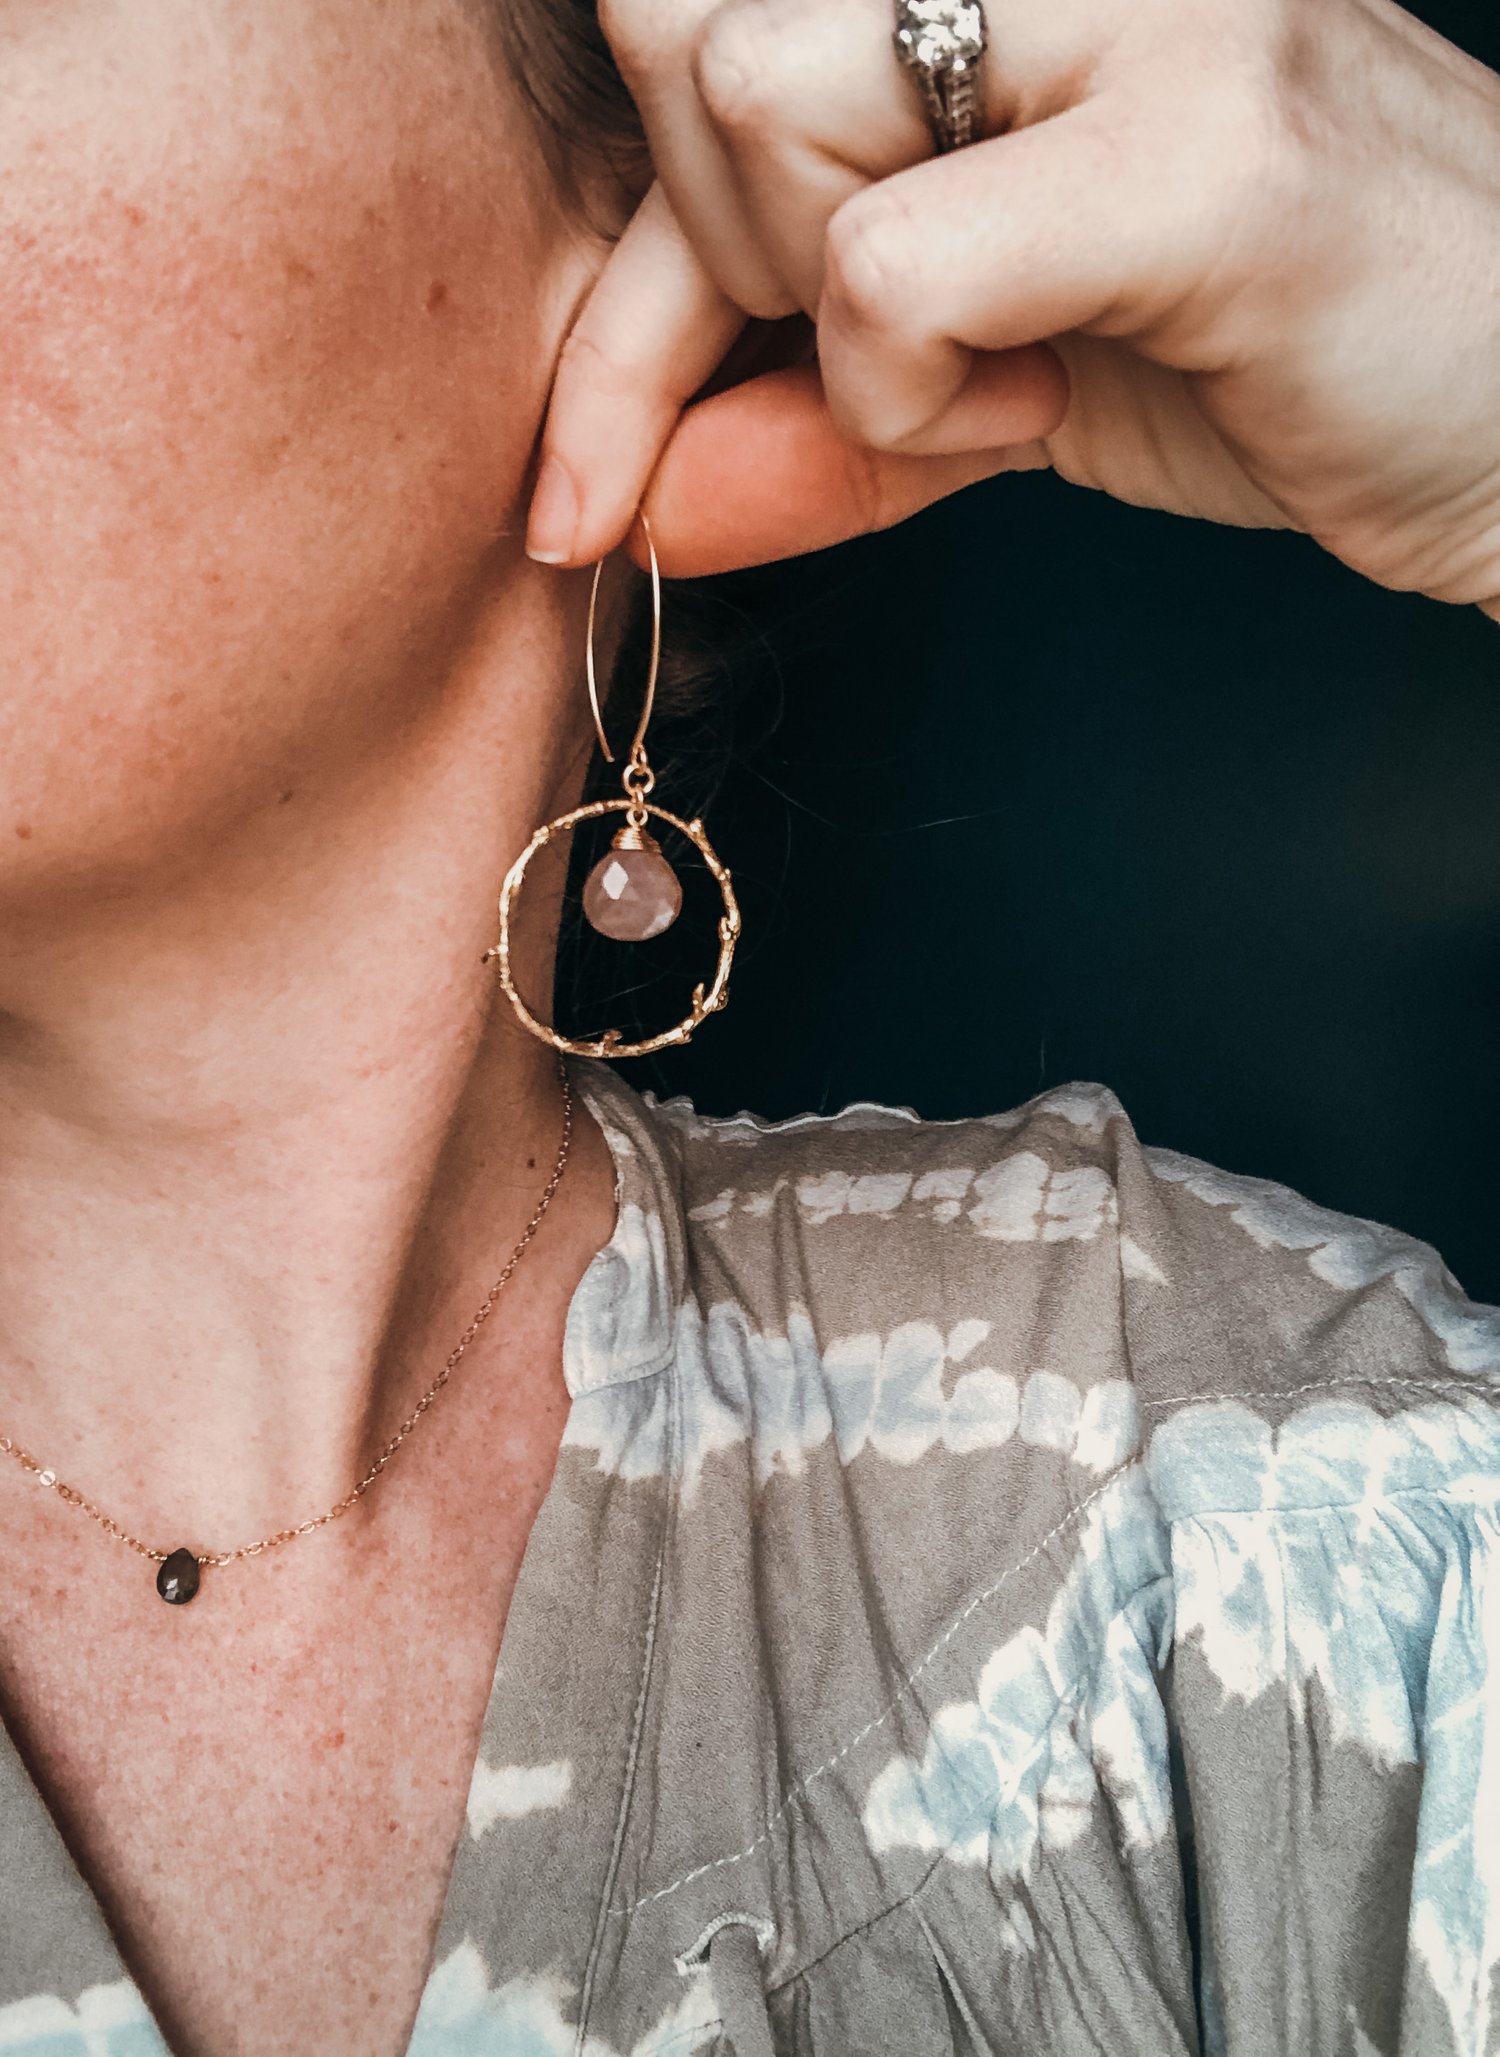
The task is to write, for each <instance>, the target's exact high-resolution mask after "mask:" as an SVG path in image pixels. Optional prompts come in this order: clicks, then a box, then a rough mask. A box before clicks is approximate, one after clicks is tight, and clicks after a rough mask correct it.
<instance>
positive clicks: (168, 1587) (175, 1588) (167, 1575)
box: [156, 1550, 198, 1607]
mask: <svg viewBox="0 0 1500 2057" xmlns="http://www.w3.org/2000/svg"><path fill="white" fill-rule="evenodd" d="M156 1590H157V1591H158V1592H159V1593H160V1594H161V1596H162V1598H163V1599H164V1600H165V1601H166V1602H167V1604H168V1605H169V1606H172V1607H186V1605H187V1603H188V1601H189V1600H191V1599H192V1597H193V1595H194V1593H196V1592H197V1590H198V1560H197V1558H196V1557H195V1556H194V1555H193V1553H192V1551H191V1550H174V1551H173V1552H172V1554H171V1556H170V1557H169V1558H168V1559H167V1560H166V1562H165V1563H164V1564H163V1565H162V1568H161V1570H160V1571H159V1572H158V1573H157V1574H156Z"/></svg>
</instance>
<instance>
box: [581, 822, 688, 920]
mask: <svg viewBox="0 0 1500 2057" xmlns="http://www.w3.org/2000/svg"><path fill="white" fill-rule="evenodd" d="M583 911H584V913H585V914H586V915H587V916H588V919H589V923H590V925H591V926H592V927H593V928H596V929H597V930H598V931H599V933H600V935H601V936H611V937H613V939H614V940H615V942H617V943H645V942H649V940H650V939H651V937H652V936H659V935H660V934H661V933H662V931H663V930H664V929H669V928H670V927H671V926H672V924H673V922H674V921H675V920H676V919H677V917H678V915H679V914H680V913H681V912H682V884H681V881H680V880H679V879H678V876H677V874H676V872H675V871H673V869H672V867H671V865H670V864H668V862H667V860H666V858H665V857H663V856H662V854H661V852H660V850H658V849H657V848H656V846H655V845H654V844H652V843H649V842H648V841H647V840H646V839H644V838H643V839H642V844H641V847H640V848H639V849H631V848H629V847H628V846H627V847H626V848H623V849H622V848H620V847H619V846H618V845H617V846H616V847H614V848H613V849H609V850H606V851H605V853H604V855H603V856H602V857H601V858H600V859H599V862H598V863H597V864H596V865H595V866H594V868H593V870H592V871H591V872H590V873H589V876H588V883H587V884H586V885H585V886H584V889H583Z"/></svg>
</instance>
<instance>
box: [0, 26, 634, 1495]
mask: <svg viewBox="0 0 1500 2057" xmlns="http://www.w3.org/2000/svg"><path fill="white" fill-rule="evenodd" d="M491 58H492V53H491V51H490V49H489V45H488V43H487V41H486V38H485V36H484V33H483V31H482V28H481V27H480V26H479V24H478V22H477V19H476V18H475V17H473V16H472V15H471V13H470V11H469V10H468V9H466V8H465V7H464V6H463V5H462V4H460V0H413V4H411V5H408V6H403V7H402V8H399V9H374V10H372V9H370V8H369V7H368V6H367V5H366V4H365V0H272V4H270V5H268V6H263V7H257V8H255V9H252V10H250V11H248V12H247V11H246V10H244V9H243V8H240V7H239V6H238V5H236V4H234V0H209V4H207V5H205V4H204V0H132V4H131V6H130V7H128V8H125V7H120V8H117V9H116V8H112V7H98V8H94V7H90V8H87V9H82V8H80V9H56V10H52V9H48V10H36V11H35V22H34V25H33V21H32V19H31V18H30V17H28V18H27V20H26V21H25V22H24V23H23V24H22V25H21V26H20V27H18V28H17V30H16V31H15V32H14V33H13V34H12V33H8V35H7V39H6V41H5V44H4V46H3V50H0V90H3V93H4V98H5V101H6V105H7V109H8V113H7V121H6V124H5V126H4V130H3V132H0V287H3V290H4V294H5V300H6V306H7V310H8V312H7V321H6V324H5V328H4V333H3V335H0V614H3V617H4V619H5V620H6V623H7V652H6V662H5V669H4V676H3V678H0V729H3V732H4V734H5V738H6V744H5V750H4V753H3V756H0V1285H3V1291H0V1306H3V1312H0V1412H3V1414H4V1416H5V1420H4V1423H3V1426H5V1427H6V1428H8V1429H10V1430H11V1431H12V1432H15V1433H20V1434H26V1433H30V1434H31V1435H32V1437H33V1438H34V1441H35V1442H36V1443H40V1442H42V1441H43V1439H44V1438H45V1436H46V1434H47V1432H48V1430H49V1429H51V1430H54V1431H56V1432H57V1433H58V1434H59V1435H60V1436H61V1438H62V1447H63V1448H64V1449H65V1450H71V1451H72V1453H73V1461H74V1463H75V1468H77V1469H78V1470H80V1471H81V1473H82V1482H83V1483H84V1484H85V1485H86V1486H87V1485H89V1484H93V1485H95V1486H96V1487H97V1488H98V1490H99V1491H100V1492H101V1493H102V1492H103V1491H104V1490H105V1488H106V1487H107V1485H108V1482H109V1481H110V1479H111V1478H113V1477H117V1476H122V1475H125V1474H124V1473H122V1472H121V1470H120V1465H121V1461H122V1458H123V1461H124V1462H125V1463H126V1464H127V1465H128V1466H129V1467H130V1475H133V1476H135V1477H136V1478H137V1479H139V1480H140V1481H142V1482H143V1483H142V1494H143V1497H144V1498H145V1499H146V1500H148V1501H149V1500H150V1498H151V1495H152V1492H153V1490H154V1489H155V1487H156V1485H157V1484H159V1483H160V1484H161V1485H162V1486H163V1489H165V1480H166V1478H167V1477H168V1475H169V1474H170V1475H172V1476H174V1477H175V1479H176V1481H177V1496H178V1497H177V1502H176V1505H175V1507H174V1514H175V1516H176V1517H177V1518H180V1519H182V1520H184V1521H186V1522H187V1523H189V1524H190V1525H191V1524H194V1523H196V1525H197V1527H198V1528H199V1530H200V1531H208V1530H210V1529H212V1530H216V1531H217V1532H219V1533H223V1532H224V1530H225V1529H226V1528H227V1529H228V1531H229V1532H230V1533H235V1532H237V1531H239V1530H241V1529H244V1528H246V1527H247V1526H248V1527H249V1528H251V1529H253V1528H254V1526H255V1524H256V1523H257V1522H258V1521H261V1518H262V1516H265V1517H266V1519H267V1520H268V1521H269V1523H270V1525H272V1526H276V1525H279V1519H280V1515H281V1514H283V1513H286V1512H289V1511H296V1513H297V1518H301V1517H302V1515H303V1514H305V1513H306V1512H308V1511H309V1502H313V1503H315V1502H316V1501H317V1500H318V1499H319V1498H320V1497H328V1498H332V1497H337V1495H338V1492H340V1491H342V1490H343V1488H344V1486H345V1485H346V1484H347V1480H348V1476H349V1462H350V1458H351V1455H352V1454H353V1453H354V1451H355V1450H356V1449H357V1448H359V1447H364V1446H365V1443H366V1441H367V1431H368V1427H369V1424H370V1421H371V1420H372V1419H373V1420H382V1419H384V1414H385V1410H384V1407H383V1403H384V1401H385V1400H386V1398H387V1397H388V1395H387V1394H386V1392H385V1384H386V1382H387V1381H391V1382H393V1390H396V1389H399V1390H400V1391H403V1392H404V1390H405V1380H406V1375H407V1372H408V1371H409V1368H410V1367H409V1364H408V1363H407V1362H406V1359H405V1357H404V1356H403V1346H404V1345H407V1344H411V1345H412V1346H413V1347H415V1345H416V1343H417V1341H419V1340H420V1341H427V1340H430V1339H429V1338H427V1336H426V1331H425V1328H424V1327H423V1326H422V1324H423V1322H424V1321H425V1320H426V1319H427V1318H428V1316H430V1317H431V1320H432V1322H433V1323H434V1324H437V1325H440V1323H441V1320H442V1319H443V1318H444V1317H445V1316H446V1314H447V1313H448V1311H449V1308H448V1299H447V1296H446V1290H443V1291H439V1290H438V1289H437V1288H436V1287H435V1286H434V1285H433V1284H432V1281H433V1279H435V1278H437V1277H438V1275H439V1274H441V1276H442V1279H443V1281H444V1284H445V1288H446V1285H447V1284H448V1283H451V1285H452V1291H453V1296H454V1306H455V1307H457V1306H458V1305H460V1304H461V1296H462V1295H465V1294H466V1295H468V1296H469V1297H471V1298H472V1297H477V1295H475V1294H474V1293H473V1292H472V1288H473V1287H474V1285H475V1284H476V1282H481V1290H482V1275H483V1274H484V1271H485V1266H486V1265H487V1263H488V1260H489V1258H490V1257H491V1256H492V1255H493V1254H494V1253H495V1251H496V1250H497V1249H500V1248H501V1247H502V1245H503V1243H504V1239H505V1235H506V1231H507V1229H508V1228H509V1227H510V1226H511V1225H512V1224H511V1221H510V1216H511V1214H515V1215H516V1217H517V1219H516V1222H515V1224H514V1226H516V1227H519V1225H520V1223H521V1222H523V1221H524V1220H525V1218H526V1214H527V1213H529V1211H530V1205H531V1204H532V1201H533V1200H534V1194H533V1193H532V1192H531V1191H530V1185H531V1183H533V1182H532V1181H530V1179H529V1172H528V1170H527V1165H528V1160H529V1159H530V1158H532V1157H534V1156H537V1155H538V1153H548V1152H550V1147H551V1142H550V1140H549V1138H550V1136H551V1130H552V1128H553V1127H554V1126H555V1117H556V1109H555V1104H554V1099H555V1092H554V1087H553V1084H552V1077H551V1069H550V1060H549V1059H548V1057H547V1053H546V1052H545V1051H543V1050H542V1049H541V1048H540V1046H538V1045H535V1044H532V1043H529V1042H527V1041H526V1040H525V1039H524V1038H523V1037H521V1036H520V1035H519V1034H511V1033H509V1032H508V1029H507V1027H506V1025H505V1024H503V1023H498V1022H497V1024H496V1027H495V1029H494V1031H493V1032H490V1033H487V1032H486V1023H487V1021H488V1019H489V1017H490V1007H491V1000H492V991H491V985H490V975H489V974H488V972H487V971H486V970H485V968H484V967H483V966H482V965H481V962H480V959H481V955H482V952H483V950H484V949H485V947H486V946H487V945H488V943H489V942H490V941H491V940H492V939H493V917H494V899H495V890H496V887H497V884H498V880H499V877H500V875H501V874H502V872H503V870H504V868H505V865H506V863H508V861H509V859H510V857H511V856H512V855H513V854H514V852H515V850H516V849H517V848H518V847H519V845H520V844H521V843H522V842H524V841H525V839H526V837H527V835H529V833H530V831H531V829H532V827H533V826H534V825H535V823H536V821H537V820H538V819H539V818H540V817H541V816H542V815H543V814H545V813H547V812H549V811H553V810H554V809H555V807H556V806H557V805H558V804H559V803H562V802H566V801H567V800H568V799H569V798H570V796H571V794H572V792H573V791H574V790H575V789H576V784H577V781H578V780H579V778H580V777H581V772H582V764H583V751H584V747H585V736H586V725H587V718H586V712H585V710H584V708H583V705H582V696H581V694H579V693H575V692H574V691H573V690H572V686H573V681H574V677H575V673H576V667H577V657H578V652H579V649H580V646H581V635H582V622H583V614H584V610H585V607H586V603H587V579H586V578H582V577H580V576H578V575H576V574H575V575H571V576H569V575H562V574H558V573H556V572H553V571H545V570H542V569H540V568H539V567H536V566H533V565H531V564H529V563H528V562H527V560H526V559H525V557H524V554H523V551H522V544H521V510H522V508H523V506H524V500H525V489H526V486H527V484H528V481H529V473H530V469H531V466H532V461H533V445H534V441H535V435H536V429H537V426H538V423H539V420H540V417H541V414H542V411H543V408H544V405H545V400H546V391H547V386H548V382H549V378H550V371H551V366H552V363H553V361H554V359H555V356H556V351H557V348H558V346H559V342H560V338H561V336H562V334H563V332H564V330H565V327H566V323H567V319H568V315H569V312H570V310H571V308H572V306H573V305H574V304H575V303H576V301H577V299H578V297H579V295H580V294H581V292H582V291H583V290H584V289H585V286H586V284H587V280H588V277H589V275H590V272H591V268H592V267H593V266H595V265H596V264H597V261H598V256H599V253H598V252H597V251H596V250H595V249H594V248H593V247H592V246H591V245H590V243H589V242H588V241H587V240H586V239H585V238H582V237H580V236H578V235H576V234H574V233H572V232H570V231H569V229H568V227H567V224H566V223H565V222H564V221H563V220H562V218H561V216H560V215H559V213H558V210H557V208H556V205H555V203H554V202H553V200H552V198H551V196H550V193H549V192H548V190H547V189H546V187H545V185H544V183H543V182H542V180H541V178H540V174H539V159H538V157H537V155H536V153H535V150H534V145H533V143H532V140H531V138H530V136H529V133H528V132H527V130H526V128H525V124H524V121H523V119H522V117H521V115H520V113H519V110H518V106H517V104H516V103H515V101H514V99H513V97H512V96H511V95H510V93H509V92H508V91H507V90H506V89H505V88H504V87H503V86H502V85H501V83H500V82H499V81H498V80H497V77H496V75H495V72H494V70H493V66H492V62H491ZM538 885H539V888H540V890H539V892H538V894H537V896H536V898H535V900H534V901H533V903H532V904H533V912H534V919H533V925H532V927H531V929H530V931H529V933H528V935H527V937H526V938H525V940H524V942H523V945H522V948H523V956H524V963H525V967H526V976H527V977H528V978H529V979H530V980H531V981H532V982H533V989H534V990H536V989H540V988H542V987H544V986H545V981H546V975H547V969H548V964H549V953H550V948H551V926H552V922H553V920H554V919H555V913H556V899H557V893H558V890H559V881H558V880H557V879H556V878H555V877H554V878H553V879H552V881H551V887H550V891H551V900H550V903H549V898H548V891H549V888H548V882H547V880H546V879H545V878H540V879H539V880H538ZM466 1124H467V1125H468V1126H469V1127H470V1128H471V1129H473V1130H474V1131H475V1133H474V1135H473V1136H472V1138H471V1139H470V1141H469V1142H467V1143H464V1142H462V1141H457V1140H455V1139H456V1138H458V1137H460V1135H461V1132H462V1131H463V1130H464V1128H465V1126H466ZM480 1127H483V1128H484V1130H485V1133H484V1134H483V1135H480V1134H479V1133H478V1129H479V1128H480ZM480 1166H482V1167H483V1174H484V1176H483V1180H480V1175H479V1170H478V1167H480ZM476 1181H479V1183H477V1184H476ZM486 1195H489V1196H491V1197H492V1204H489V1202H488V1201H487V1200H486ZM476 1200H478V1201H479V1202H480V1203H481V1204H483V1205H486V1206H487V1212H484V1213H482V1214H481V1215H480V1216H479V1218H477V1219H476V1218H475V1211H476V1210H475V1204H474V1203H475V1202H476ZM422 1267H425V1268H426V1271H427V1273H428V1278H427V1281H426V1284H425V1285H424V1287H423V1290H422V1291H421V1292H418V1293H417V1294H416V1298H415V1300H413V1290H414V1289H413V1285H412V1280H413V1273H414V1268H415V1269H420V1268H422ZM83 1281H87V1290H86V1292H84V1291H81V1290H80V1286H81V1282H83ZM434 1296H435V1299H434ZM435 1300H436V1301H437V1302H441V1306H440V1307H439V1306H437V1305H436V1304H435ZM409 1303H410V1304H409ZM418 1303H420V1306H421V1308H422V1309H423V1310H424V1311H423V1312H422V1314H421V1315H420V1316H419V1315H417V1314H413V1313H412V1312H411V1307H412V1306H415V1305H417V1304H418ZM468 1311H471V1310H469V1309H467V1308H466V1309H465V1310H464V1312H465V1314H466V1313H467V1312H468ZM413 1323H415V1324H416V1327H415V1328H414V1327H413V1326H412V1324H413ZM403 1324H404V1326H403ZM459 1326H462V1321H461V1320H460V1322H459ZM418 1330H420V1332H421V1333H420V1336H419V1335H418ZM143 1386H154V1392H153V1406H152V1408H151V1409H150V1410H149V1411H146V1412H143V1410H142V1407H141V1395H142V1390H143ZM184 1423H187V1424H190V1428H189V1429H187V1430H186V1431H185V1430H184V1428H183V1424H184ZM174 1425H175V1429H174ZM169 1445H171V1446H172V1460H171V1462H170V1463H168V1461H167V1453H168V1446H169ZM230 1451H235V1452H236V1453H237V1456H236V1461H235V1463H234V1465H233V1466H232V1467H231V1466H230V1465H229V1463H228V1453H229V1452H230ZM247 1451H248V1452H251V1453H253V1455H252V1456H249V1457H247V1455H246V1453H247ZM329 1488H333V1489H334V1490H332V1491H329V1490H328V1489H329ZM127 1511H130V1510H127ZM136 1511H138V1512H139V1513H140V1516H141V1518H142V1519H143V1520H144V1519H147V1518H148V1517H149V1514H150V1511H151V1510H150V1508H149V1507H143V1508H140V1509H138V1510H136Z"/></svg>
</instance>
